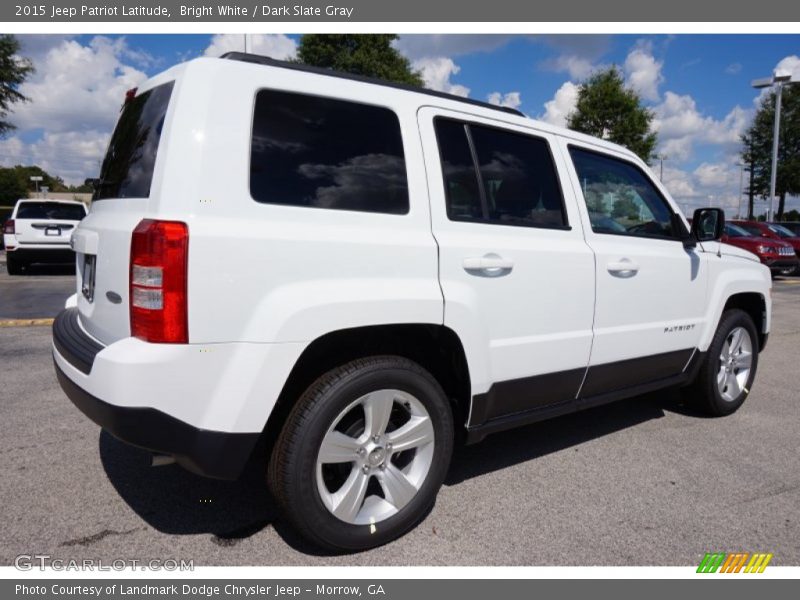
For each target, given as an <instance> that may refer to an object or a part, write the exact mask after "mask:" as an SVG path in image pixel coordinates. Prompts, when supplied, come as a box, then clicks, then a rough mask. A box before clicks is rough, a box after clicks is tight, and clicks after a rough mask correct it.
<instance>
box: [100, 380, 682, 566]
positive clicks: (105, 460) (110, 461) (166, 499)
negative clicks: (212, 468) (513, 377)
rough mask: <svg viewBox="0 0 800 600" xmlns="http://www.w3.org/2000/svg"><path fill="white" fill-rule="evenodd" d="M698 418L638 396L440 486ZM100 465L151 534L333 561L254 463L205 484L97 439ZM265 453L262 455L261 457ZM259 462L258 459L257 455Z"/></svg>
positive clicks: (490, 450)
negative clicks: (673, 420)
mask: <svg viewBox="0 0 800 600" xmlns="http://www.w3.org/2000/svg"><path fill="white" fill-rule="evenodd" d="M665 410H668V411H670V412H677V413H681V414H687V415H690V416H695V413H694V412H693V411H690V410H689V409H687V408H686V407H684V406H683V404H682V401H681V399H680V394H679V393H678V392H677V391H676V390H667V391H662V392H656V393H651V394H647V395H644V396H637V397H636V398H631V399H628V400H623V401H620V402H616V403H613V404H609V405H605V406H600V407H596V408H592V409H589V410H585V411H582V412H578V413H573V414H570V415H565V416H562V417H558V418H556V419H550V420H547V421H542V422H540V423H534V424H532V425H528V426H525V427H521V428H518V429H512V430H510V431H506V432H503V433H502V434H499V435H492V436H489V437H487V438H486V439H485V440H484V441H482V442H480V443H479V444H475V445H472V446H463V445H458V446H457V447H456V451H455V454H454V456H453V461H452V464H451V466H450V471H449V472H448V475H447V478H446V479H445V482H444V483H445V485H447V486H455V485H458V484H459V483H461V482H463V481H465V480H468V479H471V478H473V477H480V476H481V475H485V474H487V473H491V472H493V471H497V470H500V469H504V468H506V467H510V466H513V465H517V464H520V463H524V462H527V461H531V460H535V459H536V458H539V457H541V456H545V455H547V454H550V453H552V452H558V451H561V450H564V449H567V448H570V447H576V446H578V445H580V444H582V443H585V442H588V441H590V440H593V439H596V438H600V437H603V436H606V435H609V434H612V433H614V432H616V431H621V430H623V429H626V428H628V427H634V426H636V425H639V424H641V423H644V422H646V421H649V420H652V419H658V418H661V417H663V416H664V415H665V412H664V411H665ZM98 443H99V449H100V458H101V461H102V464H103V468H104V469H105V472H106V474H107V476H108V478H109V481H110V482H111V484H112V485H113V486H114V488H115V489H116V491H117V493H118V494H119V495H120V497H121V498H122V499H123V500H124V501H125V502H126V503H127V504H128V506H130V507H131V509H133V510H134V511H135V512H136V514H137V515H139V516H140V517H141V518H142V519H143V520H144V521H145V522H146V523H148V524H149V525H150V526H151V527H153V528H155V529H157V530H158V531H160V532H162V533H167V534H174V535H192V534H211V535H212V541H213V542H214V543H215V544H217V545H219V546H222V547H226V546H234V545H236V544H237V543H238V542H239V541H241V540H242V539H246V538H248V537H250V536H252V535H255V534H256V533H258V532H259V531H261V530H263V529H265V528H266V527H270V526H271V527H273V528H274V530H275V532H276V533H277V534H278V535H279V536H280V537H281V538H282V539H283V540H284V541H285V542H286V543H287V544H288V545H289V546H291V547H292V548H293V549H295V550H297V551H298V552H302V553H305V554H310V555H315V556H326V555H330V554H329V553H326V552H324V551H321V550H320V549H318V548H316V547H315V546H313V545H311V544H308V543H307V542H305V541H304V540H303V539H302V538H300V537H299V536H298V535H297V534H296V533H295V532H294V531H293V530H292V528H291V527H290V526H289V525H288V524H284V523H283V522H282V521H281V520H279V519H278V509H277V506H276V505H275V502H274V500H273V499H272V497H271V496H270V494H269V493H268V491H267V486H266V482H265V464H264V461H263V460H262V461H258V460H253V461H251V463H250V464H248V466H247V468H246V469H245V471H244V473H243V474H242V476H241V477H240V478H239V479H238V480H236V481H220V480H215V479H208V478H205V477H201V476H199V475H195V474H193V473H190V472H188V471H186V470H184V469H183V468H181V467H179V466H178V465H175V464H172V465H167V466H161V467H152V466H151V454H150V453H149V452H147V451H146V450H141V449H139V448H135V447H133V446H129V445H128V444H125V443H123V442H121V441H119V440H117V439H116V438H114V437H113V436H112V435H110V434H108V433H106V432H105V431H103V432H101V434H100V437H99V442H98ZM262 450H263V449H262ZM259 454H260V455H261V456H263V455H264V453H263V452H260V453H259Z"/></svg>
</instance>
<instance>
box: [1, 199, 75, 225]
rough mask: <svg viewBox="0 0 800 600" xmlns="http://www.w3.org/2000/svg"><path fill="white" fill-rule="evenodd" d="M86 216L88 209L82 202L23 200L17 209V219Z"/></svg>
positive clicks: (70, 219)
mask: <svg viewBox="0 0 800 600" xmlns="http://www.w3.org/2000/svg"><path fill="white" fill-rule="evenodd" d="M85 216H86V209H85V208H84V207H83V205H81V204H63V203H61V202H23V203H22V204H20V205H19V208H18V209H17V219H49V220H63V221H80V220H81V219H83V217H85Z"/></svg>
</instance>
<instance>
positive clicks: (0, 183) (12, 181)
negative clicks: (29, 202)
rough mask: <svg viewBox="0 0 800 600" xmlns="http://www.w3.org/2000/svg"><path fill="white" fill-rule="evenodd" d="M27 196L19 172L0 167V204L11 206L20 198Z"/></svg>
mask: <svg viewBox="0 0 800 600" xmlns="http://www.w3.org/2000/svg"><path fill="white" fill-rule="evenodd" d="M27 197H28V188H27V186H26V185H25V181H24V180H23V179H22V177H20V175H19V173H17V171H16V170H15V169H5V168H2V167H0V205H3V206H12V205H13V204H14V203H15V202H16V201H17V200H19V199H20V198H27Z"/></svg>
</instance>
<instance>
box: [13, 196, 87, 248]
mask: <svg viewBox="0 0 800 600" xmlns="http://www.w3.org/2000/svg"><path fill="white" fill-rule="evenodd" d="M85 216H86V208H85V207H84V205H83V204H79V203H75V202H57V201H54V200H30V201H25V202H20V203H19V206H18V207H17V214H16V217H15V219H14V231H15V236H16V241H17V244H19V245H20V246H24V245H26V244H37V245H52V246H59V245H60V246H64V247H66V246H69V238H70V236H71V235H72V232H73V230H74V229H75V227H77V225H78V223H80V221H81V219H83V218H84V217H85Z"/></svg>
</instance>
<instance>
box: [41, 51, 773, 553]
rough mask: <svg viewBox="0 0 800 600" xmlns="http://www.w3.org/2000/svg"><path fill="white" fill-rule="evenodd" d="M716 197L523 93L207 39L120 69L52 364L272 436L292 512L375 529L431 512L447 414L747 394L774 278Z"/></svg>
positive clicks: (202, 442) (186, 429)
mask: <svg viewBox="0 0 800 600" xmlns="http://www.w3.org/2000/svg"><path fill="white" fill-rule="evenodd" d="M723 221H724V216H723V215H722V213H721V211H719V210H717V209H703V210H699V211H697V212H696V213H695V215H694V220H693V224H692V229H691V231H690V230H689V228H688V227H687V222H686V220H685V218H684V217H683V216H682V215H681V213H680V210H679V208H678V207H677V205H676V204H675V202H674V201H673V200H672V199H671V198H670V195H669V193H668V192H667V191H666V190H665V189H664V188H663V186H662V185H661V183H660V182H659V181H657V180H656V179H654V178H653V177H652V176H651V174H650V171H649V170H648V168H647V166H646V165H645V164H644V163H643V162H642V161H641V160H639V159H638V158H637V157H636V156H635V155H634V154H632V153H631V152H629V151H628V150H626V149H624V148H621V147H619V146H616V145H613V144H610V143H607V142H605V141H602V140H598V139H595V138H592V137H588V136H585V135H581V134H578V133H575V132H572V131H567V130H564V129H560V128H557V127H552V126H549V125H546V124H543V123H539V122H536V121H533V120H530V119H528V118H525V117H524V116H522V115H521V114H518V113H516V112H515V111H509V110H504V109H499V108H497V107H492V106H489V105H484V104H482V103H479V102H474V101H469V100H465V99H461V98H455V97H450V96H447V95H444V94H438V93H435V92H426V91H420V90H411V89H406V88H403V87H401V86H396V85H391V84H381V83H380V82H374V81H368V80H363V79H360V78H357V77H353V76H347V75H337V74H334V73H331V72H329V71H322V70H318V69H313V68H308V67H302V66H300V65H294V64H284V63H279V62H276V61H271V60H269V59H265V58H262V57H255V56H251V55H242V54H235V55H228V56H227V57H223V58H222V59H213V58H200V59H197V60H193V61H190V62H187V63H183V64H181V65H178V66H176V67H173V68H171V69H169V70H168V71H166V72H164V73H162V74H160V75H157V76H156V77H154V78H152V79H151V80H149V81H148V82H147V83H145V84H144V85H143V86H141V87H140V88H139V89H138V90H137V91H132V92H130V93H129V94H128V97H127V99H126V103H125V106H124V108H123V110H122V113H121V116H120V119H119V123H118V125H117V127H116V129H115V131H114V134H113V136H112V139H111V142H110V147H109V150H108V154H107V156H106V158H105V161H104V162H103V165H102V169H101V179H100V182H99V184H98V187H97V190H96V194H95V200H94V202H93V204H92V207H91V211H90V213H89V215H88V217H86V218H85V219H84V220H83V221H82V222H81V224H80V226H79V227H78V228H77V229H76V231H75V232H74V234H73V236H72V243H73V247H74V249H75V251H76V253H77V274H78V290H77V294H76V295H75V296H73V297H71V298H70V299H69V300H68V301H67V308H66V309H65V310H64V311H63V312H62V313H61V314H60V315H59V316H58V318H57V319H56V321H55V323H54V325H53V342H54V343H53V346H54V348H53V353H54V358H55V368H56V372H57V374H58V378H59V381H60V382H61V386H62V387H63V389H64V391H65V392H66V394H67V395H68V396H69V397H70V398H71V399H72V401H73V402H74V403H75V404H76V405H77V406H78V407H79V408H80V409H81V410H82V411H83V412H84V413H86V415H87V416H88V417H89V418H91V419H92V420H93V421H95V422H97V423H98V424H100V425H101V426H102V427H103V428H105V429H106V430H108V431H109V432H110V433H112V434H113V435H115V436H116V437H118V438H120V439H121V440H124V441H127V442H129V443H131V444H134V445H136V446H140V447H143V448H147V449H150V450H153V451H154V452H157V453H161V454H166V455H170V456H172V457H174V459H175V460H176V461H177V462H178V463H179V464H180V465H182V466H183V467H185V468H187V469H189V470H191V471H194V472H196V473H200V474H203V475H207V476H210V477H217V478H236V477H237V476H238V475H239V473H240V472H241V470H242V468H243V466H244V465H245V463H246V462H247V461H248V459H249V458H250V456H251V455H252V454H253V452H254V448H256V447H257V446H256V443H257V441H258V440H259V439H260V438H261V437H262V436H265V437H267V438H270V440H271V441H270V443H268V444H267V445H266V446H267V447H268V451H269V462H268V467H267V469H266V470H267V480H268V484H269V486H270V489H271V490H272V493H273V494H274V496H275V498H276V499H277V500H278V502H279V504H280V505H281V506H282V508H283V510H284V512H285V515H286V517H287V518H288V519H289V520H290V521H291V522H292V523H293V525H294V526H295V527H296V528H297V529H298V530H299V531H300V532H301V533H302V534H303V535H304V536H306V537H307V538H308V539H310V540H312V541H313V542H315V543H317V544H319V545H322V546H325V547H328V548H334V549H338V550H358V549H363V548H368V547H371V546H375V545H378V544H382V543H385V542H387V541H389V540H392V539H394V538H396V537H398V536H400V535H402V534H403V533H404V532H406V531H408V530H409V529H410V528H412V527H413V526H414V525H415V524H416V523H417V522H418V521H419V520H420V519H421V518H423V516H424V515H425V514H426V511H427V510H428V509H429V508H430V507H431V506H432V504H433V502H434V499H435V497H436V494H437V491H438V489H439V487H440V485H441V483H442V481H443V479H444V477H445V473H446V471H447V469H448V463H449V461H450V456H451V451H452V448H453V443H454V439H455V438H456V437H457V436H459V435H460V434H462V433H463V434H464V437H465V438H466V441H467V442H475V441H479V440H481V439H482V438H483V437H484V436H485V435H486V434H489V433H492V432H496V431H500V430H503V429H507V428H510V427H513V426H516V425H521V424H525V423H530V422H533V421H536V420H541V419H544V418H548V417H552V416H556V415H560V414H564V413H568V412H571V411H575V410H578V409H581V408H584V407H589V406H594V405H597V404H600V403H604V402H608V401H611V400H616V399H619V398H623V397H630V396H634V395H638V394H641V393H644V392H647V391H651V390H655V389H657V388H663V387H667V386H689V387H690V389H691V390H692V393H691V395H690V397H691V399H693V400H694V401H695V402H697V404H698V405H699V406H701V407H703V408H704V409H705V410H706V411H707V412H708V413H710V414H712V415H727V414H729V413H732V412H734V411H735V410H736V409H737V408H738V407H739V406H741V404H742V403H743V402H744V400H745V398H746V397H747V395H748V393H749V391H750V390H751V389H752V384H753V378H754V377H755V373H756V366H757V363H758V354H759V352H760V350H761V349H763V347H764V344H765V343H766V340H767V333H768V331H769V327H770V311H771V303H770V286H771V279H770V273H769V270H768V269H767V268H766V267H764V266H763V265H761V264H760V263H759V262H758V259H757V258H756V257H755V256H754V255H752V254H750V253H748V252H746V251H744V250H741V249H738V248H735V247H732V246H728V245H725V244H721V243H720V242H719V241H718V240H719V237H720V235H721V230H722V225H723ZM263 446H264V444H259V445H258V448H262V447H263Z"/></svg>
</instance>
